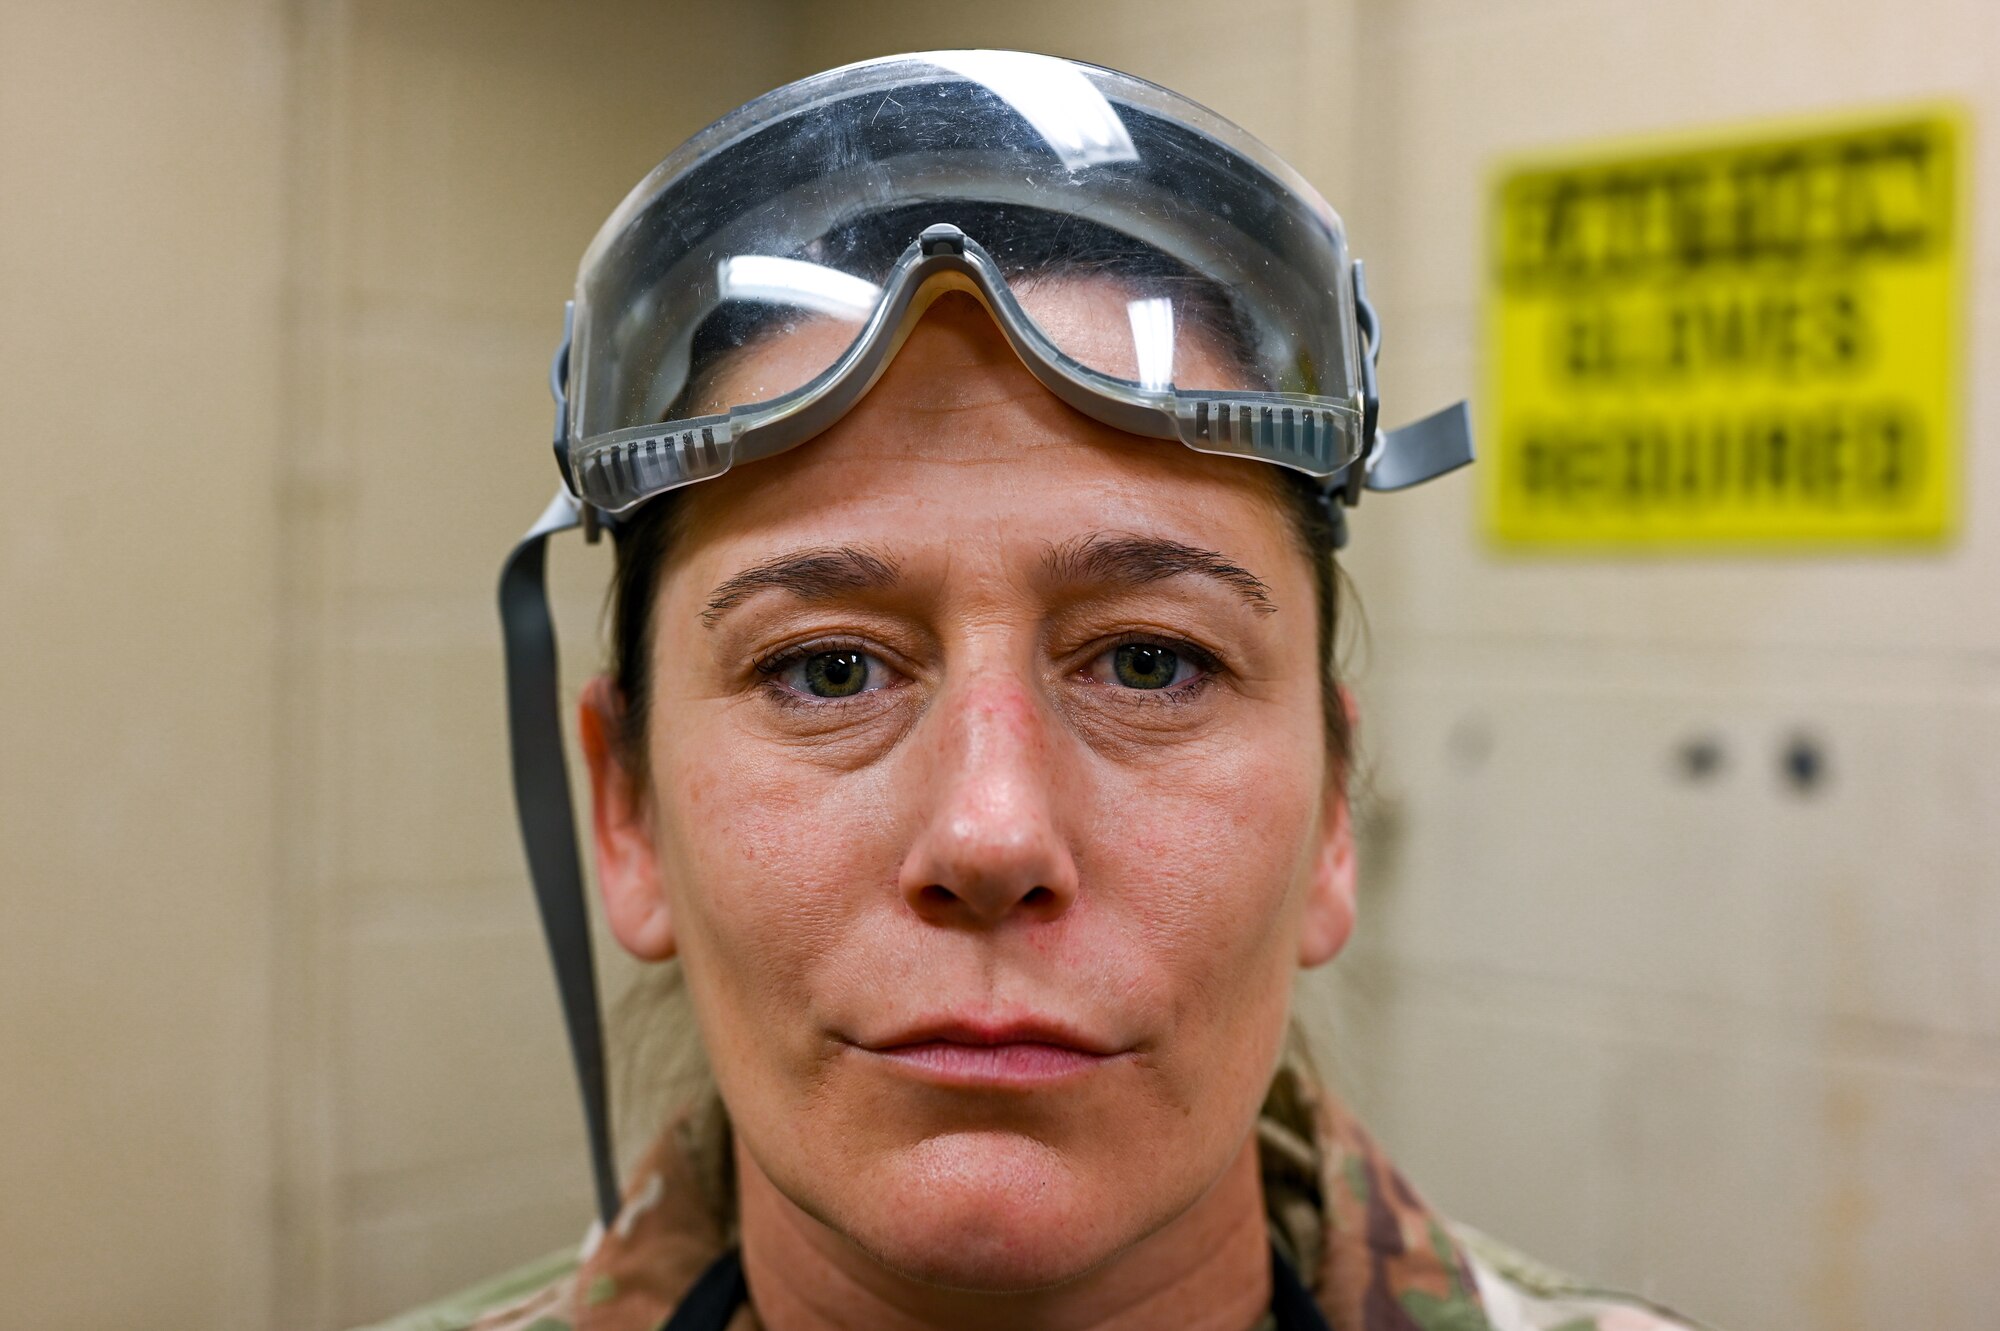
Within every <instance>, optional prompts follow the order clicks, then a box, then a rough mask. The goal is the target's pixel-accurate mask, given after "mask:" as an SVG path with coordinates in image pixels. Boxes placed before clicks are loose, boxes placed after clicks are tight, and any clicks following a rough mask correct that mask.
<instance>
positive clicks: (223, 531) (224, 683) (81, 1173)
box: [0, 0, 286, 1331]
mask: <svg viewBox="0 0 2000 1331" xmlns="http://www.w3.org/2000/svg"><path fill="white" fill-rule="evenodd" d="M285 89H286V79H285V56H284V40H283V29H282V24H281V22H280V15H279V12H278V9H277V6H276V5H275V4H271V3H265V2H264V0H216V3H211V4H204V5H200V6H185V7H182V6H176V7H172V8H169V7H167V6H162V5H156V4H145V3H116V2H115V0H102V2H96V3H93V2H89V0H79V3H76V4H65V5H61V6H55V5H29V4H6V5H4V6H0V273H4V290H5V299H4V301H0V364H4V365H5V366H6V372H5V373H4V374H0V421H5V422H6V425H5V427H4V428H5V435H6V440H7V448H8V452H9V454H10V456H11V457H13V458H14V460H15V461H16V463H17V470H16V474H15V478H14V483H13V486H12V489H13V494H12V497H11V498H10V500H9V502H8V503H7V505H6V515H5V516H4V517H0V690H3V691H0V1013H4V1014H5V1016H4V1019H0V1321H5V1322H6V1323H8V1324H9V1325H16V1326H60V1327H96V1326H103V1327H111V1326H119V1325H151V1326H214V1327H219V1328H242V1329H243V1331H248V1329H249V1328H252V1327H256V1326H260V1325H262V1324H263V1319H262V1317H261V1316H258V1315H256V1314H257V1301H258V1300H259V1299H260V1298H261V1289H262V1286H263V1282H264V1281H265V1279H266V1276H267V1270H268V1268H267V1265H266V1263H265V1262H264V1260H263V1259H264V1255H265V1252H266V1245H265V1242H264V1236H265V1234H266V1233H267V1232H268V1228H269V1222H270V1210H269V1203H268V1196H269V1182H270V1173H269V1169H268V1167H267V1165H266V1161H265V1153H266V1149H267V1146H268V1142H269V1136H270V1088H271V1078H270V1060H269V1051H270V1037H269V1029H268V1026H267V1023H266V1014H267V1011H268V1005H267V1003H266V1002H265V994H266V993H267V991H268V988H269V986H270V983H271V976H270V973H269V970H268V950H267V946H266V942H267V938H268V935H269V929H270V926H271V917H270V893H269V886H270V884H271V881H272V873H273V864H274V861H275V858H276V857H275V839H274V833H273V814H274V811H275V804H274V801H273V798H272V790H271V781H270V777H271V765H272V755H273V752H274V744H275V740H276V733H277V732H276V729H275V726H274V720H275V717H276V709H277V706H278V701H279V695H280V692H281V688H280V683H279V680H278V679H277V676H276V672H275V670H274V669H273V664H274V650H275V643H274V640H273V635H272V622H271V610H272V607H273V604H274V598H275V591H276V571H275V567H274V563H275V560H274V555H275V552H276V550H277V546H278V515H277V514H276V512H275V511H274V508H273V505H272V496H273V493H274V490H275V478H276V474H277V461H278V459H277V454H276V450H275V449H274V448H273V446H272V445H273V441H274V440H276V439H277V438H279V437H280V436H281V434H282V433H283V418H282V410H281V402H282V389H281V374H280V371H281V369H282V366H283V358H282V349H283V338H282V334H281V323H280V310H281V292H282V284H283V280H284V209H283V191H282V188H281V185H282V181H283V148H284V124H283V118H284V105H285ZM236 1305H242V1306H245V1307H248V1308H249V1309H251V1312H250V1313H249V1314H248V1315H238V1314H236V1313H234V1312H232V1311H230V1309H231V1308H232V1307H233V1306H236Z"/></svg>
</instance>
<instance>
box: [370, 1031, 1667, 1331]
mask: <svg viewBox="0 0 2000 1331" xmlns="http://www.w3.org/2000/svg"><path fill="white" fill-rule="evenodd" d="M1257 1132H1258V1147H1259V1156H1260V1158H1261V1161H1262V1166H1263V1179H1264V1203H1265V1209H1266V1212H1267V1214H1268V1216H1269V1219H1270V1225H1271V1235H1272V1239H1273V1241H1274V1242H1275V1243H1276V1244H1277V1245H1278V1246H1279V1248H1280V1249H1282V1250H1283V1251H1284V1253H1285V1254H1286V1256H1287V1257H1289V1258H1290V1259H1291V1261H1292V1265H1293V1266H1294V1267H1295V1268H1296V1269H1297V1270H1298V1271H1299V1273H1300V1275H1301V1278H1302V1279H1303V1280H1304V1281H1305V1283H1306V1286H1307V1288H1308V1289H1310V1290H1311V1291H1312V1294H1313V1298H1314V1300H1315V1302H1317V1303H1318V1304H1319V1306H1320V1310H1321V1311H1322V1312H1323V1313H1324V1314H1325V1315H1326V1319H1327V1323H1328V1325H1329V1326H1331V1327H1332V1329H1333V1331H1699V1324H1697V1323H1694V1322H1691V1321H1688V1320H1687V1319H1685V1318H1682V1317H1678V1316H1675V1315H1673V1314H1671V1313H1668V1312H1666V1311H1665V1310H1663V1309H1660V1308H1657V1307H1655V1306H1653V1305H1652V1304H1650V1303H1647V1302H1645V1301H1644V1300H1641V1299H1637V1298H1634V1297H1632V1296H1630V1295H1624V1294H1617V1293H1613V1292H1611V1291H1606V1290H1600V1289H1595V1288H1592V1287H1590V1286H1588V1285H1586V1284H1583V1283H1581V1282H1579V1281H1575V1280H1572V1279H1570V1278H1568V1277H1565V1276H1562V1275H1559V1274H1557V1273H1556V1272H1553V1271H1550V1270H1547V1269H1546V1268H1543V1267H1541V1266H1539V1265H1537V1264H1535V1263H1533V1262H1530V1261H1528V1260H1527V1259H1525V1258H1523V1257H1521V1256H1520V1255H1519V1254H1516V1253H1513V1252H1510V1251H1508V1250H1507V1249H1506V1248H1503V1247H1502V1246H1500V1245H1499V1244H1497V1243H1495V1242H1493V1241H1492V1240H1491V1239H1488V1238H1486V1237H1485V1236H1484V1235H1482V1234H1479V1233H1478V1232H1477V1231H1474V1230H1471V1229H1468V1228H1466V1227H1464V1226H1461V1225H1454V1224H1452V1223H1450V1222H1448V1221H1446V1220H1444V1219H1442V1218H1441V1217H1439V1216H1438V1215H1437V1214H1435V1213H1434V1212H1433V1211H1431V1209H1430V1208H1429V1207H1428V1206H1426V1205H1425V1204H1424V1202H1423V1200H1422V1199H1421V1198H1419V1197H1418V1196H1417V1194H1416V1192H1415V1191H1414V1190H1413V1189H1412V1188H1411V1187H1410V1185H1409V1183H1408V1182H1406V1181H1405V1180H1404V1178H1403V1176H1402V1175H1401V1174H1400V1173H1398V1172H1397V1170H1396V1168H1395V1166H1394V1165H1392V1164H1391V1163H1390V1162H1389V1160H1388V1158H1387V1157H1386V1156H1385V1155H1384V1154H1383V1153H1382V1150H1381V1148H1380V1147H1379V1146H1377V1145H1376V1144H1375V1141H1374V1139H1373V1138H1371V1137H1370V1136H1369V1135H1368V1133H1367V1132H1366V1131H1365V1130H1364V1129H1363V1128H1362V1126H1361V1125H1360V1123H1359V1122H1357V1121H1356V1120H1355V1119H1354V1117H1353V1116H1352V1115H1351V1114H1349V1113H1348V1112H1347V1111H1346V1110H1345V1108H1344V1107H1342V1106H1341V1105H1340V1103H1339V1102H1338V1101H1337V1100H1335V1099H1334V1097H1333V1096H1332V1095H1330V1094H1329V1093H1327V1092H1326V1091H1325V1090H1323V1089H1322V1088H1320V1087H1319V1086H1318V1084H1317V1083H1315V1082H1314V1081H1313V1080H1312V1079H1311V1078H1310V1077H1309V1076H1307V1075H1306V1074H1305V1073H1304V1072H1303V1071H1302V1070H1301V1069H1300V1068H1298V1067H1297V1066H1294V1065H1290V1064H1288V1065H1287V1066H1286V1067H1285V1068H1284V1069H1283V1070H1281V1071H1280V1073H1279V1075H1278V1077H1277V1079H1276V1080H1275V1081H1274V1082H1273V1084H1272V1087H1271V1093H1270V1096H1269V1097H1268V1098H1267V1099H1266V1101H1265V1104H1264V1111H1263V1114H1262V1117H1261V1118H1260V1119H1259V1121H1258V1125H1257ZM729 1161H730V1151H729V1125H728V1120H727V1118H726V1117H725V1116H724V1114H723V1113H722V1110H721V1106H720V1104H719V1103H715V1104H711V1105H710V1106H708V1107H706V1108H704V1109H703V1110H701V1111H699V1112H696V1113H693V1114H690V1115H687V1116H685V1117H683V1118H682V1119H681V1120H679V1121H678V1122H677V1123H676V1124H675V1125H674V1126H673V1127H672V1128H670V1129H669V1130H668V1131H667V1132H666V1133H665V1134H663V1135H662V1137H661V1138H660V1140H659V1141H658V1142H656V1143H655V1144H654V1146H653V1148H652V1150H651V1151H650V1152H648V1154H647V1156H646V1158H645V1159H644V1160H643V1161H642V1162H641V1163H640V1165H639V1168H638V1169H637V1170H635V1171H634V1174H633V1178H634V1183H633V1185H632V1186H631V1187H630V1188H629V1189H628V1191H627V1192H626V1195H625V1205H624V1209H623V1210H622V1211H621V1212H620V1213H619V1216H618V1219H617V1221H616V1223H614V1224H613V1226H612V1228H611V1230H610V1232H608V1233H605V1232H602V1231H600V1230H598V1229H596V1228H593V1230H592V1232H591V1234H590V1236H589V1237H588V1238H586V1239H585V1241H584V1244H583V1247H582V1250H581V1252H578V1253H574V1254H572V1253H559V1254H556V1255H554V1256H551V1257H548V1258H545V1259H543V1260H542V1261H540V1262H537V1263H534V1264H533V1265H531V1266H528V1267H524V1268H522V1269H521V1270H519V1271H516V1272H513V1273H511V1274H509V1275H507V1276H503V1277H502V1278H500V1279H499V1280H497V1281H494V1282H493V1283H491V1284H488V1285H485V1286H482V1287H480V1288H478V1289H474V1290H469V1291H467V1292H466V1293H464V1294H460V1295H458V1296H456V1297H454V1298H451V1299H447V1300H445V1301H444V1302H442V1303H438V1304H433V1305H432V1306H430V1307H428V1308H424V1309H420V1310H419V1311H417V1312H414V1313H410V1314H407V1315H405V1316H403V1317H399V1318H397V1319H395V1320H394V1321H390V1322H385V1323H382V1324H381V1325H380V1326H379V1327H376V1328H374V1331H658V1328H659V1326H660V1324H661V1323H662V1322H663V1321H664V1320H665V1319H666V1318H667V1316H668V1315H669V1314H670V1313H671V1312H672V1311H673V1308H674V1305H675V1303H676V1302H677V1301H678V1300H679V1298H680V1297H681V1295H682V1294H683V1293H685V1292H686V1291H687V1289H688V1288H689V1287H690V1286H691V1285H693V1284H694V1282H695V1280H696V1278H697V1277H699V1276H700V1275H701V1273H702V1272H703V1271H704V1270H706V1269H707V1268H708V1265H709V1263H710V1262H712V1261H714V1260H715V1258H716V1257H717V1256H718V1255H719V1254H720V1253H721V1252H722V1251H723V1250H724V1249H725V1248H726V1247H727V1246H728V1245H729V1244H730V1243H731V1242H732V1241H733V1240H734V1237H735V1235H734V1228H733V1219H734V1209H735V1208H734V1201H735V1198H734V1187H733V1181H732V1179H731V1177H730V1175H729ZM1271 1325H1272V1323H1271V1321H1270V1319H1268V1318H1267V1319H1266V1321H1265V1322H1264V1323H1263V1325H1262V1326H1261V1327H1259V1328H1253V1329H1252V1331H1265V1329H1266V1328H1268V1327H1270V1326H1271ZM757 1327H758V1322H757V1318H756V1314H755V1313H754V1312H753V1311H752V1310H751V1309H750V1308H749V1307H745V1308H743V1309H741V1310H740V1311H739V1312H738V1313H737V1315H736V1316H735V1318H734V1319H733V1320H732V1321H731V1322H730V1323H729V1331H757Z"/></svg>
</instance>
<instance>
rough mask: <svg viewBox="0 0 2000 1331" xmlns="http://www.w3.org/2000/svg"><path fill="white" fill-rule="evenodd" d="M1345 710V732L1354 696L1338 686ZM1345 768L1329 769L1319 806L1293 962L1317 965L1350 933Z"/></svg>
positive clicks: (1353, 717)
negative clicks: (1296, 956) (1323, 799)
mask: <svg viewBox="0 0 2000 1331" xmlns="http://www.w3.org/2000/svg"><path fill="white" fill-rule="evenodd" d="M1340 705H1341V706H1342V707H1344V708H1346V709H1347V724H1348V730H1349V731H1350V732H1352V731H1353V730H1354V729H1355V727H1356V724H1357V722H1358V720H1359V714H1358V712H1357V710H1356V708H1355V705H1354V695H1353V694H1352V693H1349V692H1348V691H1347V690H1346V689H1345V688H1342V689H1341V690H1340ZM1346 775H1347V774H1346V773H1345V772H1338V771H1332V770H1329V772H1328V778H1327V783H1326V802H1325V805H1324V807H1323V808H1322V809H1321V810H1320V825H1319V845H1318V846H1317V847H1316V848H1315V852H1314V855H1313V865H1312V880H1311V882H1310V883H1309V884H1308V885H1307V888H1306V904H1305V914H1304V917H1303V919H1302V920H1301V921H1300V930H1299V965H1300V967H1301V968H1310V967H1313V966H1323V965H1325V964H1326V963H1327V962H1329V961H1332V960H1333V959H1334V957H1335V956H1337V955H1338V954H1339V952H1340V949H1342V948H1343V947H1346V946H1347V940H1348V937H1349V936H1350V935H1351V934H1352V933H1353V932H1354V820H1353V817H1352V814H1351V811H1350V810H1349V808H1348V805H1347V780H1346Z"/></svg>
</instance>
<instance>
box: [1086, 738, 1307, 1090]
mask: <svg viewBox="0 0 2000 1331" xmlns="http://www.w3.org/2000/svg"><path fill="white" fill-rule="evenodd" d="M1317 762H1318V759H1317V758H1316V755H1315V754H1314V753H1313V751H1311V750H1310V749H1301V748H1298V747H1297V746H1294V745H1291V744H1287V743H1283V742H1280V743H1276V744H1258V743H1255V742H1248V741H1244V740H1237V741H1235V742H1232V743H1229V744H1227V745H1226V746H1223V745H1218V746H1216V748H1215V749H1214V750H1212V751H1209V752H1206V753H1204V754H1202V755H1201V756H1200V759H1199V760H1198V761H1193V762H1187V763H1177V764H1176V765H1175V771H1174V775H1173V776H1172V778H1171V779H1169V780H1162V779H1160V777H1159V775H1158V774H1146V775H1144V776H1143V777H1141V778H1139V779H1137V780H1134V779H1132V778H1131V777H1127V778H1126V779H1125V780H1123V781H1107V782H1106V783H1105V784H1104V789H1105V790H1106V792H1107V793H1108V794H1110V795H1111V799H1109V800H1107V801H1106V802H1105V803H1104V804H1103V805H1102V806H1100V808H1099V809H1098V811H1097V816H1096V817H1095V818H1094V819H1093V822H1092V824H1091V826H1090V829H1089V831H1088V834H1087V837H1088V844H1087V846H1086V847H1085V848H1084V851H1083V854H1084V856H1085V857H1087V862H1086V863H1085V865H1084V866H1083V869H1084V877H1085V880H1086V882H1090V881H1095V882H1096V883H1098V884H1100V885H1101V888H1100V890H1101V891H1103V892H1104V894H1105V896H1106V898H1107V901H1106V908H1107V909H1108V910H1111V911H1114V912H1115V913H1116V914H1117V915H1119V916H1120V917H1122V918H1123V919H1125V920H1127V921H1128V922H1129V927H1130V929H1131V932H1132V937H1133V939H1134V942H1135V944H1136V950H1137V951H1138V953H1139V954H1140V955H1139V956H1138V958H1136V960H1137V961H1138V962H1139V964H1140V966H1141V967H1142V969H1143V972H1144V973H1145V974H1146V975H1147V976H1148V977H1149V979H1148V983H1149V984H1151V985H1153V986H1155V989H1156V991H1155V993H1154V995H1153V998H1154V1001H1156V1002H1158V1003H1160V1004H1161V1005H1163V1008H1164V1009H1165V1010H1167V1011H1169V1012H1170V1013H1171V1019H1170V1023H1169V1026H1168V1029H1169V1030H1170V1031H1171V1032H1172V1035H1173V1040H1172V1044H1173V1045H1176V1046H1180V1047H1183V1048H1184V1049H1185V1051H1186V1052H1187V1053H1188V1054H1189V1055H1191V1056H1193V1057H1195V1058H1197V1059H1203V1058H1212V1057H1214V1056H1216V1054H1217V1048H1216V1046H1218V1045H1231V1046H1234V1045H1235V1044H1238V1043H1240V1042H1242V1041H1243V1040H1246V1039H1248V1040H1250V1041H1251V1043H1252V1044H1253V1045H1261V1044H1262V1043H1263V1041H1262V1040H1261V1038H1253V1036H1255V1035H1256V1034H1257V1033H1258V1031H1259V1028H1269V1030H1270V1031H1271V1032H1272V1033H1273V1034H1274V1035H1275V1033H1276V1032H1278V1031H1280V1030H1281V1029H1282V1025H1283V1016H1284V1012H1285V1010H1286V1005H1287V1004H1288V1002H1289V1000H1290V995H1291V981H1292V972H1293V969H1294V962H1295V958H1296V954H1297V934H1298V929H1299V918H1300V913H1301V908H1302V905H1303V902H1304V899H1305V892H1306V889H1307V886H1308V884H1309V882H1310V875H1311V872H1312V865H1313V859H1314V851H1315V848H1316V844H1317V834H1318V830H1319V808H1320V804H1321V798H1320V791H1319V787H1318V782H1317V780H1315V779H1313V776H1312V774H1314V773H1316V772H1318V771H1319V770H1320V769H1319V767H1318V766H1317V765H1316V764H1317ZM1086 890H1087V889H1086ZM1079 960H1081V958H1079Z"/></svg>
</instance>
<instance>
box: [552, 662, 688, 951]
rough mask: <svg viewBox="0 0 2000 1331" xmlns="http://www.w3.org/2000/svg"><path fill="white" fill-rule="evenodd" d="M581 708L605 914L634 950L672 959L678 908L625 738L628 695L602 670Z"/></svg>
mask: <svg viewBox="0 0 2000 1331" xmlns="http://www.w3.org/2000/svg"><path fill="white" fill-rule="evenodd" d="M577 712H578V715H577V728H578V730H579V731H580V732H581V735H582V738H583V755H584V760H585V762H586V763H587V764H588V765H589V767H590V803H591V813H590V827H591V834H592V839H593V840H594V841H595V842H596V846H597V880H598V889H599V892H600V893H601V894H602V896H603V899H604V916H605V920H606V922H607V923H609V924H610V926H611V933H612V936H613V937H615V938H616V939H617V940H618V942H619V943H620V945H621V946H623V947H624V948H625V950H626V951H627V952H630V953H631V954H632V955H633V956H635V957H638V958H639V959H640V960H641V961H665V960H666V959H667V958H669V957H671V956H673V955H674V953H675V950H676V946H677V944H676V941H675V938H674V927H673V912H672V910H671V909H670V907H669V905H668V902H667V894H666V885H665V883H664V882H662V881H661V877H660V862H659V855H658V852H657V851H656V849H655V848H654V845H653V828H652V818H651V817H650V816H649V814H648V811H647V806H646V793H645V788H644V786H643V784H642V783H641V782H640V781H639V780H638V778H637V776H636V775H635V774H634V773H633V771H632V770H631V767H630V766H629V764H628V763H627V761H626V755H625V751H624V747H623V745H622V744H621V743H620V737H621V736H622V734H623V731H624V723H625V704H624V699H623V698H622V697H620V696H619V693H618V688H617V686H616V685H615V684H614V683H613V682H612V681H611V679H610V678H609V677H608V676H605V675H599V676H598V677H597V678H595V679H593V680H591V681H590V683H588V684H586V685H585V686H584V690H583V697H582V699H581V701H580V702H579V704H578V707H577Z"/></svg>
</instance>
